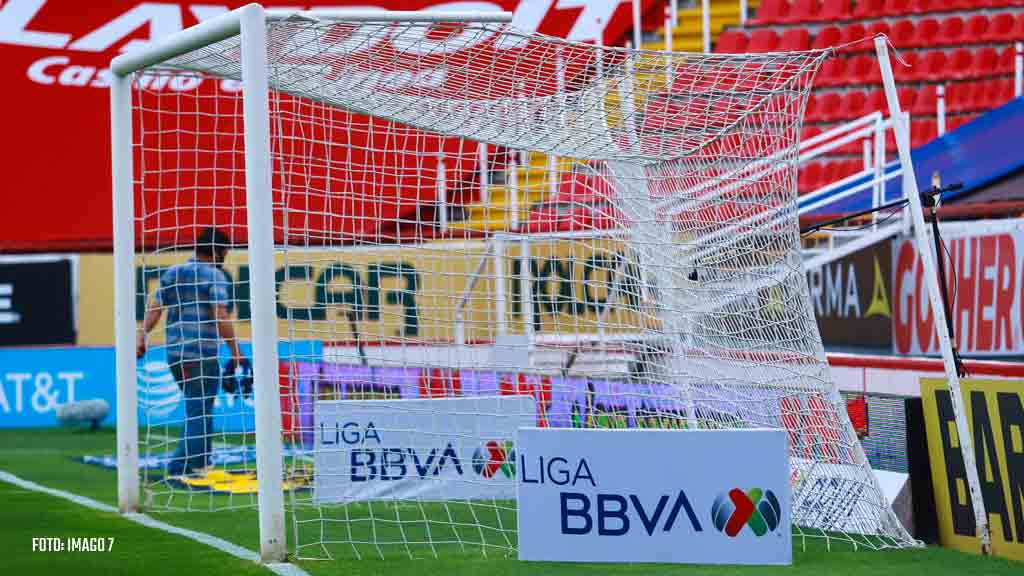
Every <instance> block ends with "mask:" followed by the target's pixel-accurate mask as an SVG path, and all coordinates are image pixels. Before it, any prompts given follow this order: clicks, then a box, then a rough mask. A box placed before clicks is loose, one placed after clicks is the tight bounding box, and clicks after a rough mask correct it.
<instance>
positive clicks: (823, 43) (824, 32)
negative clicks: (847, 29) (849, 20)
mask: <svg viewBox="0 0 1024 576" xmlns="http://www.w3.org/2000/svg"><path fill="white" fill-rule="evenodd" d="M842 42H843V33H842V32H841V31H840V30H839V27H838V26H825V27H824V28H822V29H821V30H819V31H818V33H817V34H815V35H814V42H812V43H811V48H813V49H815V50H820V49H824V48H830V47H832V46H838V45H839V44H842Z"/></svg>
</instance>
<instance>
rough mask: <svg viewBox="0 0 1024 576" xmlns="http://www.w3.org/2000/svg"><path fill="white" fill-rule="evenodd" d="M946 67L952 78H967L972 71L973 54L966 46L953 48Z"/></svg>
mask: <svg viewBox="0 0 1024 576" xmlns="http://www.w3.org/2000/svg"><path fill="white" fill-rule="evenodd" d="M947 69H948V71H949V73H950V75H951V76H953V78H969V77H970V76H971V75H972V74H973V73H974V54H973V53H972V52H971V51H970V50H968V49H966V48H958V49H956V50H954V51H953V53H952V54H951V55H950V56H949V62H948V64H947Z"/></svg>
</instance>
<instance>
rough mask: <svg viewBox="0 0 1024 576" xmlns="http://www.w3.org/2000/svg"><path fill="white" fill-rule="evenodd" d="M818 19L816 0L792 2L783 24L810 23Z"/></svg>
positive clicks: (794, 0)
mask: <svg viewBox="0 0 1024 576" xmlns="http://www.w3.org/2000/svg"><path fill="white" fill-rule="evenodd" d="M817 17H818V0H793V3H792V4H790V5H789V12H787V13H786V16H785V18H783V20H782V21H783V22H811V21H813V20H816V19H817Z"/></svg>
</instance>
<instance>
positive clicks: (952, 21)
mask: <svg viewBox="0 0 1024 576" xmlns="http://www.w3.org/2000/svg"><path fill="white" fill-rule="evenodd" d="M963 35H964V19H963V18H961V17H959V16H950V17H949V18H946V19H945V20H943V21H942V28H941V30H940V32H939V40H940V41H941V42H942V43H944V44H956V43H958V42H960V39H961V38H962V37H963Z"/></svg>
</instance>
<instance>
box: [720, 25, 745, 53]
mask: <svg viewBox="0 0 1024 576" xmlns="http://www.w3.org/2000/svg"><path fill="white" fill-rule="evenodd" d="M746 51H747V35H746V34H745V33H744V32H743V31H741V30H725V31H723V32H722V33H721V34H720V35H719V36H718V42H717V43H716V44H715V52H720V53H724V54H742V53H743V52H746Z"/></svg>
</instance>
